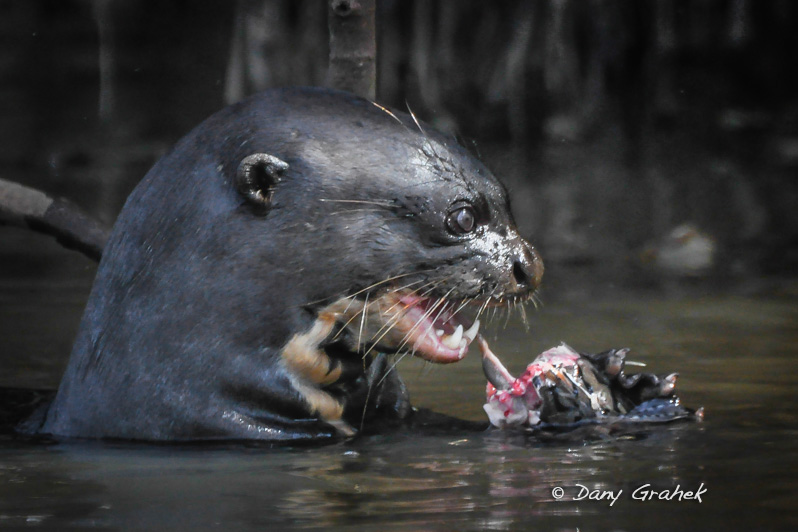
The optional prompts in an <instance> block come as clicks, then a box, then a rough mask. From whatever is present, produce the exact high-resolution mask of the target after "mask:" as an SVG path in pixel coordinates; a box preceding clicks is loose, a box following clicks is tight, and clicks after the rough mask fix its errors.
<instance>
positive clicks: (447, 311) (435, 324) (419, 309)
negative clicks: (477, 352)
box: [397, 295, 479, 364]
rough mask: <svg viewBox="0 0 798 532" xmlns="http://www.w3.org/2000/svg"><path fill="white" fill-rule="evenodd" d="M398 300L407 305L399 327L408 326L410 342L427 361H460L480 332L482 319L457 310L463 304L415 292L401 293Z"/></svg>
mask: <svg viewBox="0 0 798 532" xmlns="http://www.w3.org/2000/svg"><path fill="white" fill-rule="evenodd" d="M399 301H400V304H401V305H404V315H403V316H402V318H400V320H399V321H398V322H397V327H400V328H401V329H406V331H407V332H406V338H407V344H408V345H411V346H412V350H413V352H414V354H415V355H417V356H420V357H421V358H423V359H425V360H429V361H431V362H437V363H441V364H446V363H450V362H457V361H458V360H461V359H462V358H463V357H464V356H465V355H466V353H467V352H468V348H469V346H470V345H471V342H473V341H474V339H475V338H476V337H477V334H478V333H479V320H471V319H469V318H468V316H466V315H465V314H464V313H463V312H458V310H460V308H459V307H461V305H456V304H453V303H452V302H446V301H444V300H441V299H435V298H422V297H418V296H412V295H405V296H402V297H400V298H399Z"/></svg>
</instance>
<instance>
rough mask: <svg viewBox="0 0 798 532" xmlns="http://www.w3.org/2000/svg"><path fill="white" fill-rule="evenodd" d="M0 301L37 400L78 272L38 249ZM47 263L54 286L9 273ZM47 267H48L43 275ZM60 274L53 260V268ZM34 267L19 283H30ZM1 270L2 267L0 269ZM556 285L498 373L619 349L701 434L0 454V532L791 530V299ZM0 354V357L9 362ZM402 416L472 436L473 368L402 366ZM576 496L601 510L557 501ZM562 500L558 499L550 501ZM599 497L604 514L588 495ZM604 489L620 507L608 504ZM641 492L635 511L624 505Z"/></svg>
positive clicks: (86, 276)
mask: <svg viewBox="0 0 798 532" xmlns="http://www.w3.org/2000/svg"><path fill="white" fill-rule="evenodd" d="M41 247H42V249H44V251H41V250H40V253H43V254H44V255H42V256H40V255H37V254H36V253H33V254H32V257H33V258H32V259H30V260H31V261H32V263H30V264H27V267H26V268H20V269H19V271H18V272H17V273H16V274H15V277H14V278H13V282H12V281H7V282H6V283H5V284H4V285H3V286H2V290H0V299H1V300H2V302H3V305H2V306H1V307H0V329H1V330H0V334H1V335H2V338H3V339H4V344H5V346H7V349H6V355H7V356H5V357H4V358H3V360H2V363H3V367H2V370H3V373H2V380H1V382H0V385H16V386H20V385H24V386H32V387H53V386H55V384H56V383H57V381H58V378H59V376H60V372H61V371H62V368H63V365H64V363H65V356H66V353H67V352H68V345H69V342H70V341H71V336H72V335H73V334H74V328H75V326H76V324H77V321H78V319H79V315H80V312H81V307H82V305H83V301H84V300H85V297H86V294H87V292H88V285H89V282H90V280H91V276H92V274H93V272H92V267H91V266H88V265H87V264H86V263H85V262H84V261H83V259H80V258H77V259H75V258H71V257H68V256H66V255H65V254H67V255H68V253H66V252H63V253H62V252H61V251H60V250H55V249H53V250H49V248H48V245H47V244H46V243H42V244H41ZM50 254H54V255H55V256H56V257H57V258H59V263H60V264H61V266H62V269H61V270H59V271H60V273H58V274H56V276H58V275H60V274H63V276H64V277H65V278H68V279H69V282H65V283H56V282H44V281H35V280H33V279H32V278H30V277H29V276H27V275H26V273H25V272H26V271H28V272H29V271H30V268H32V267H33V266H35V265H36V264H37V260H39V259H37V257H39V258H41V263H40V264H44V263H47V261H48V260H49V259H51V258H53V257H52V256H50ZM45 259H47V260H45ZM64 261H66V262H64ZM31 264H33V266H31ZM8 265H9V263H8V262H6V267H10V266H8ZM568 278H569V277H568V276H565V275H562V276H561V277H560V278H559V280H558V275H557V273H556V272H554V273H553V275H552V276H551V283H550V285H551V286H547V289H546V291H544V300H547V302H546V304H545V305H544V306H543V308H542V309H540V310H538V311H530V312H529V316H530V318H529V325H530V330H529V331H527V330H526V329H525V327H524V325H523V324H522V322H521V320H520V319H519V317H518V316H517V315H513V316H511V317H510V318H509V320H507V324H506V326H505V325H504V323H505V317H504V316H503V315H497V316H496V317H495V318H494V319H493V320H492V324H491V326H490V327H489V330H488V335H489V338H490V337H492V339H493V340H492V346H493V347H494V349H495V351H496V352H497V353H499V354H500V356H502V358H503V359H504V360H505V362H506V363H507V365H508V367H510V369H511V370H513V371H516V372H518V371H520V370H521V369H522V368H523V367H524V366H525V364H526V363H528V362H529V361H531V359H532V358H533V357H534V355H535V354H536V353H538V352H540V351H541V350H543V349H545V348H547V347H550V346H552V345H555V344H556V343H558V342H559V341H562V340H564V341H566V342H568V343H569V344H571V345H572V346H574V347H575V348H577V349H580V350H601V349H604V348H607V347H612V346H628V347H631V348H632V351H633V352H632V355H630V358H632V359H635V360H638V361H641V362H645V363H646V364H647V365H648V367H647V368H646V369H647V370H649V371H654V372H661V373H668V372H670V371H672V370H678V371H679V372H680V374H681V378H680V381H679V384H678V389H679V390H680V395H681V397H682V400H683V402H684V403H685V404H687V405H688V406H693V407H697V406H702V405H703V406H704V407H705V409H706V419H705V421H704V422H703V423H682V424H672V425H667V426H660V427H657V428H655V429H651V430H646V431H641V432H638V433H635V434H630V435H626V436H624V437H620V438H608V439H606V440H603V441H598V442H591V443H584V442H580V441H575V442H570V443H542V442H537V441H534V440H530V439H528V438H525V437H523V436H519V435H517V434H515V435H513V434H506V433H503V432H487V433H469V432H457V431H452V432H450V433H449V432H447V433H445V434H440V433H438V434H418V433H409V432H399V433H392V434H386V435H380V436H372V437H367V438H362V439H356V440H354V441H350V442H344V443H339V444H334V445H328V446H323V447H311V448H278V449H270V448H264V447H259V446H255V445H252V446H246V445H218V446H212V447H208V446H150V445H132V444H120V443H71V444H65V443H61V444H31V443H26V442H22V441H17V440H6V441H2V442H0V527H8V528H10V529H21V528H41V529H49V530H63V529H66V528H70V527H73V528H74V527H76V528H85V529H98V530H138V529H140V530H156V529H157V530H165V529H170V530H204V529H220V530H264V529H273V530H276V529H285V528H295V529H321V530H356V529H357V530H360V529H364V527H365V529H367V530H377V529H379V530H531V529H536V530H576V529H577V528H578V529H579V530H582V531H585V530H728V529H732V530H792V529H795V527H796V526H798V518H796V517H795V514H794V511H793V510H794V506H795V503H796V502H798V499H797V498H796V493H798V490H797V489H796V488H798V481H796V472H798V469H796V454H797V453H796V444H795V441H796V438H797V437H798V430H796V421H797V420H798V409H797V408H796V406H795V403H794V400H793V398H792V391H793V390H794V389H795V385H796V360H797V359H796V356H798V341H797V340H798V330H797V329H796V326H795V324H796V318H797V317H798V316H797V315H796V314H798V310H797V309H798V307H796V305H795V303H796V295H795V292H796V291H795V285H794V283H793V284H790V283H789V282H782V281H778V282H775V281H774V282H770V283H765V285H764V288H763V285H760V286H759V287H757V289H756V290H750V289H717V288H711V289H705V288H704V287H702V286H700V285H688V286H686V287H684V286H682V287H681V288H680V289H678V290H676V291H673V290H668V291H665V290H662V289H651V288H638V289H629V288H622V287H613V286H605V287H604V288H602V289H596V288H595V286H593V284H592V283H582V282H577V283H569V282H564V281H567V279H568ZM9 354H11V355H13V356H9ZM399 368H400V370H401V372H402V375H403V376H404V377H405V379H406V380H408V381H409V385H410V387H411V392H412V397H413V400H414V403H415V404H416V405H419V406H424V407H428V408H432V409H434V410H437V411H440V412H444V413H447V414H451V415H455V416H458V417H462V418H466V419H473V420H483V419H484V414H483V412H482V409H481V405H482V402H483V399H484V379H483V377H482V375H481V371H480V368H479V360H478V357H477V356H474V353H471V355H470V356H469V357H468V358H467V359H466V360H465V361H463V362H462V363H459V364H455V365H450V366H445V367H443V366H432V365H429V364H424V363H422V362H419V361H413V360H403V361H402V362H401V363H400V364H399ZM646 484H650V485H651V488H650V489H652V490H657V491H662V490H674V489H676V488H677V486H678V487H679V488H680V489H681V490H683V491H695V490H697V489H699V488H700V487H701V486H702V485H703V488H704V489H705V490H706V491H705V492H704V493H702V495H701V499H702V502H700V503H699V502H697V501H687V500H683V501H681V502H679V501H677V500H673V501H659V500H654V501H641V500H636V499H634V498H633V497H632V493H633V491H634V490H635V489H637V488H640V487H641V486H644V485H646ZM580 486H585V487H586V488H587V489H588V490H599V492H601V493H604V497H605V498H604V499H603V500H590V499H585V500H574V499H575V498H577V497H578V496H579V492H580ZM557 487H561V488H562V490H563V491H562V492H563V496H562V498H560V499H557V498H555V497H554V495H553V490H554V489H555V488H557ZM609 491H611V492H613V494H614V495H616V496H617V500H616V502H614V503H613V504H612V506H610V502H611V501H610V500H609V499H607V498H606V497H607V496H608V494H607V493H606V492H609ZM619 491H622V492H621V493H620V494H619V495H617V494H618V492H619ZM638 495H639V494H638Z"/></svg>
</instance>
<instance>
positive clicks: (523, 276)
mask: <svg viewBox="0 0 798 532" xmlns="http://www.w3.org/2000/svg"><path fill="white" fill-rule="evenodd" d="M519 240H520V242H519V245H518V246H517V248H518V252H517V254H516V256H515V258H514V259H513V273H512V282H513V284H514V285H515V286H514V290H513V291H514V292H519V293H520V292H531V291H532V290H534V289H536V288H537V287H538V286H540V280H541V278H542V277H543V260H542V259H541V258H540V255H538V253H537V251H535V248H533V247H532V246H531V245H530V244H529V242H527V241H526V240H524V239H523V238H519Z"/></svg>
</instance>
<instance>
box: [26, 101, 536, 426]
mask: <svg viewBox="0 0 798 532" xmlns="http://www.w3.org/2000/svg"><path fill="white" fill-rule="evenodd" d="M397 115H398V116H399V117H400V119H401V122H402V123H401V124H400V123H398V122H397V120H396V119H395V118H394V117H392V116H389V114H388V113H386V112H385V111H384V110H382V109H380V108H378V107H376V106H374V105H373V104H372V103H370V102H368V101H366V100H363V99H360V98H356V97H354V96H351V95H348V94H344V93H339V92H334V91H329V90H324V89H284V90H273V91H267V92H265V93H262V94H259V95H256V96H254V97H252V98H250V99H248V100H246V101H243V102H241V103H239V104H236V105H233V106H231V107H228V108H226V109H224V110H222V111H220V112H219V113H217V114H215V115H213V116H212V117H210V118H209V119H208V120H206V121H205V122H203V123H202V124H201V125H199V126H198V127H197V128H196V129H194V130H193V131H192V132H191V133H189V134H188V135H187V136H186V137H185V138H183V139H182V140H181V141H180V142H179V143H178V144H177V145H176V146H175V147H174V148H173V149H172V150H171V152H170V153H169V154H167V155H166V156H165V157H163V159H161V160H160V161H159V162H158V163H157V164H156V165H155V166H154V167H153V168H152V170H151V171H150V172H149V173H148V174H147V175H146V177H145V178H144V179H143V180H142V182H141V183H140V184H139V186H138V187H137V188H136V189H135V190H134V191H133V193H132V194H131V195H130V197H129V198H128V201H127V203H126V204H125V207H124V209H123V211H122V212H121V214H120V216H119V218H118V220H117V222H116V225H115V227H114V230H113V233H112V235H111V238H110V240H109V242H108V245H107V247H106V248H105V251H104V253H103V257H102V261H101V263H100V267H99V270H98V273H97V278H96V280H95V283H94V287H93V290H92V293H91V296H90V299H89V303H88V306H87V308H86V311H85V315H84V317H83V321H82V323H81V326H80V330H79V333H78V336H77V340H76V342H75V345H74V348H73V351H72V355H71V359H70V362H69V365H68V368H67V371H66V374H65V375H64V378H63V381H62V383H61V387H60V389H59V392H58V395H57V398H56V400H55V401H54V403H53V405H52V407H51V408H50V410H49V412H48V414H47V417H46V421H45V423H44V425H43V426H42V428H41V432H44V433H52V434H56V435H62V436H70V437H114V438H129V439H145V440H187V439H215V438H232V439H238V438H244V439H250V438H251V439H266V440H292V439H308V438H328V437H332V436H334V435H335V434H336V432H335V430H334V429H333V428H332V427H331V426H330V425H329V424H327V423H325V422H324V421H322V420H320V419H319V417H318V416H316V415H315V414H314V410H313V408H311V407H310V406H309V404H308V400H307V398H306V397H305V396H304V395H303V394H302V393H300V392H299V391H298V390H297V389H296V387H295V386H294V385H292V375H290V374H288V370H286V368H285V366H284V365H283V364H281V363H280V352H281V350H282V349H283V347H284V346H285V345H286V343H287V342H288V341H289V340H290V339H291V338H292V336H294V335H295V334H297V333H299V332H302V331H307V330H308V329H310V328H311V326H312V324H313V323H314V320H315V319H316V317H317V316H316V312H317V311H318V309H319V308H321V307H323V306H324V305H325V304H326V303H329V302H331V301H333V300H334V299H336V298H340V297H342V296H346V295H349V294H352V293H354V292H356V291H358V290H362V289H363V288H365V287H368V286H371V285H374V284H375V283H379V282H380V281H382V280H384V279H387V278H390V277H392V276H397V275H411V274H412V275H415V276H416V277H415V278H418V279H421V280H436V281H437V283H438V284H437V287H436V290H437V291H439V292H440V293H441V294H443V293H449V294H452V295H456V296H457V297H458V298H466V297H474V298H485V297H488V296H490V295H496V296H499V295H501V294H502V293H503V292H504V291H505V290H506V288H505V285H506V284H507V283H508V282H509V281H507V279H508V278H510V279H511V280H512V274H511V271H512V269H513V265H514V264H515V262H517V260H518V256H519V254H521V255H523V254H524V253H526V254H527V255H528V253H529V252H528V251H527V250H526V247H525V246H526V244H525V243H524V242H523V241H522V240H521V239H520V237H518V236H517V233H516V232H515V230H514V229H513V227H514V226H513V223H512V220H511V217H510V214H509V208H508V205H507V198H506V195H505V192H504V190H503V188H502V187H501V186H500V185H499V183H498V182H497V181H496V180H495V178H493V177H492V176H491V174H490V173H489V172H488V171H487V170H486V169H485V168H484V167H483V166H482V165H481V164H480V163H479V162H478V161H476V160H475V159H474V158H472V157H471V156H470V155H469V154H468V153H467V152H465V150H463V149H462V148H461V147H460V146H458V145H457V144H456V143H455V142H453V141H452V140H451V139H449V138H447V137H445V136H442V135H440V134H438V133H435V132H434V131H431V130H426V128H425V131H424V132H422V131H420V130H419V128H417V127H416V126H415V125H414V123H413V121H412V120H411V119H410V118H409V117H408V116H406V115H402V114H399V113H397ZM253 153H267V154H271V155H273V156H275V157H279V158H280V159H282V160H283V161H285V162H287V163H288V165H289V168H288V170H287V171H286V172H285V174H284V176H283V178H282V180H281V181H280V183H279V184H278V185H277V186H276V188H275V190H274V191H273V192H274V194H273V204H272V208H271V210H269V211H268V212H267V213H265V214H264V213H263V212H261V211H259V209H257V208H256V207H254V206H253V205H251V204H250V203H248V202H247V201H246V200H245V199H243V198H242V196H241V194H239V192H237V190H236V187H235V186H234V179H235V175H236V170H237V168H238V166H239V163H240V162H241V161H242V159H244V158H245V157H246V156H248V155H250V154H253ZM464 198H465V199H468V200H469V201H473V202H474V203H475V205H479V206H480V207H479V208H480V210H479V213H480V216H481V217H483V218H484V219H483V220H481V223H482V226H481V227H483V230H482V233H479V234H474V235H469V236H468V237H457V236H454V235H451V234H449V233H447V232H446V231H445V230H444V223H443V220H444V218H445V216H446V213H447V212H448V211H449V209H450V208H451V206H452V204H453V203H455V202H457V201H460V200H462V199H464ZM341 200H343V201H341ZM514 261H515V262H514ZM414 272H415V273H414ZM410 278H413V277H410ZM515 281H518V279H517V275H516V278H515ZM331 350H332V351H334V348H332V349H331ZM345 355H346V353H344V354H343V355H342V356H345ZM358 361H359V359H358ZM369 363H370V361H366V362H364V363H363V366H366V365H368V364H369ZM388 382H389V383H390V382H393V386H399V384H397V383H396V382H394V381H388ZM373 384H374V381H373V380H371V381H369V379H368V377H367V375H365V374H364V371H363V370H362V369H361V370H360V371H356V372H355V373H354V374H351V375H344V377H342V381H341V382H339V383H336V385H335V386H333V387H331V389H332V392H331V393H334V394H336V397H342V398H343V399H342V400H348V401H349V402H348V403H347V415H348V416H350V417H354V416H355V415H357V416H358V417H359V416H360V412H359V410H362V409H363V405H364V403H365V400H366V397H367V396H368V394H369V390H368V389H367V388H368V386H370V385H373ZM388 395H389V396H390V393H389V394H388ZM391 397H393V400H394V401H396V402H397V404H396V405H393V409H394V410H397V411H399V410H403V407H402V406H401V405H399V404H398V403H402V402H406V398H405V397H404V396H403V395H402V394H401V393H398V392H396V393H394V395H393V396H391ZM404 411H406V409H405V410H404ZM355 412H357V414H355ZM353 423H354V422H353Z"/></svg>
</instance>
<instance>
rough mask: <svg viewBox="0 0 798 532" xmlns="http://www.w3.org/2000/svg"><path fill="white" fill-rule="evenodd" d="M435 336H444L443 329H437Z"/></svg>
mask: <svg viewBox="0 0 798 532" xmlns="http://www.w3.org/2000/svg"><path fill="white" fill-rule="evenodd" d="M435 334H437V335H438V336H443V329H435Z"/></svg>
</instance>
